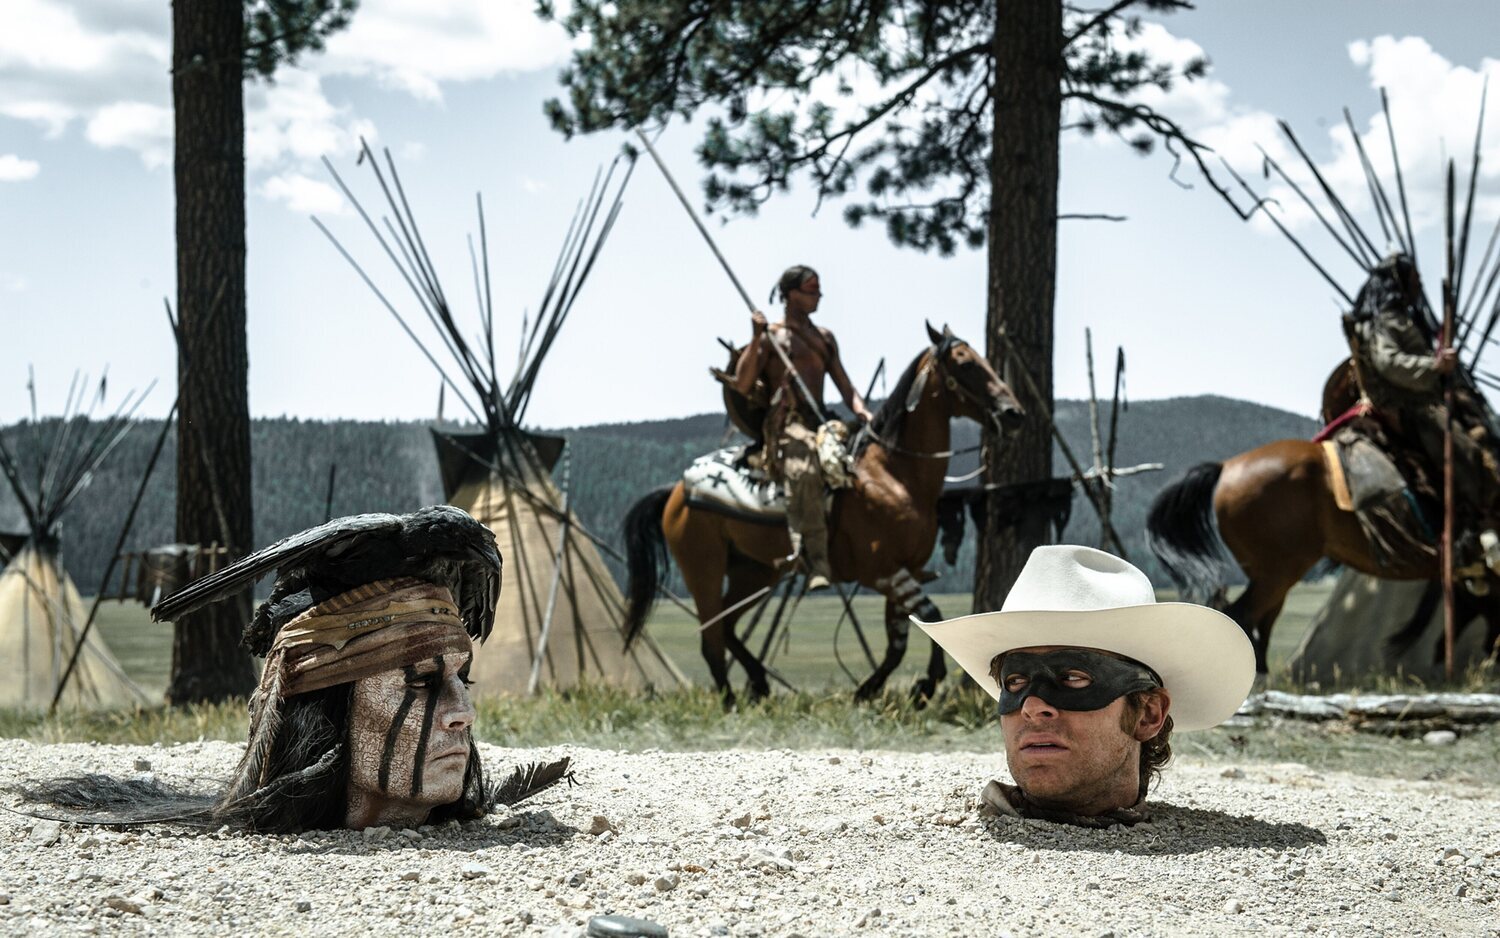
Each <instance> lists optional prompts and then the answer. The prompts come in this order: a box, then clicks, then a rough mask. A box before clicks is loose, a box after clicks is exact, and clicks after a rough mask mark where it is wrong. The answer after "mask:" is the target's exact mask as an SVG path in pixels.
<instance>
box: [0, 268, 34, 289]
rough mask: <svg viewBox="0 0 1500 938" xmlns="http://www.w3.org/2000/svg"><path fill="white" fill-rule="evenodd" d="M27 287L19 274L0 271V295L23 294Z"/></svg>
mask: <svg viewBox="0 0 1500 938" xmlns="http://www.w3.org/2000/svg"><path fill="white" fill-rule="evenodd" d="M27 286H29V284H27V282H26V278H25V277H23V276H21V275H20V274H12V273H7V272H6V271H3V270H0V293H25V292H26V288H27Z"/></svg>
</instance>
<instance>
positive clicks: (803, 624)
mask: <svg viewBox="0 0 1500 938" xmlns="http://www.w3.org/2000/svg"><path fill="white" fill-rule="evenodd" d="M1330 589H1331V586H1328V585H1324V584H1321V583H1318V584H1303V585H1301V586H1299V587H1297V588H1296V589H1295V590H1293V591H1292V594H1291V597H1290V598H1289V599H1288V600H1287V605H1286V610H1285V611H1284V612H1283V613H1282V614H1281V620H1280V621H1279V622H1278V623H1277V625H1276V630H1275V631H1274V632H1273V633H1272V635H1271V671H1272V674H1273V675H1275V674H1277V673H1278V672H1279V671H1281V670H1284V667H1283V666H1284V665H1285V663H1286V661H1287V660H1288V659H1289V658H1290V657H1291V655H1292V653H1293V652H1294V651H1295V650H1296V648H1297V645H1298V644H1299V643H1300V642H1301V641H1302V635H1303V633H1304V632H1306V631H1307V627H1308V624H1309V623H1310V622H1311V621H1312V617H1313V614H1314V613H1315V612H1316V611H1317V610H1318V608H1319V607H1320V606H1322V604H1323V602H1324V601H1325V600H1326V599H1327V597H1328V592H1329V590H1330ZM1160 598H1162V599H1164V600H1165V599H1173V598H1175V596H1174V595H1173V594H1172V593H1170V592H1166V591H1164V592H1162V593H1161V594H1160ZM933 599H934V601H935V602H936V603H937V605H938V608H939V609H941V610H942V611H943V614H944V615H945V616H958V615H964V614H967V613H968V612H969V611H970V610H969V605H970V598H969V596H968V595H966V594H956V593H955V594H946V595H938V596H935V597H933ZM853 605H854V612H855V615H856V616H858V618H859V621H860V623H861V625H862V626H863V628H864V632H865V637H866V640H867V641H868V642H869V644H870V650H871V652H872V653H873V654H874V655H875V660H877V661H879V660H880V658H881V656H882V655H883V654H884V653H885V645H886V641H885V629H884V625H883V624H882V620H883V618H884V608H885V601H884V600H883V599H881V598H880V597H878V596H857V597H855V599H854V603H853ZM773 612H774V608H772V609H768V610H767V612H766V613H765V616H764V618H763V619H762V622H761V625H760V627H759V628H758V629H757V630H756V633H755V634H753V635H752V636H751V639H750V642H749V644H750V647H751V649H752V650H754V651H755V652H757V653H760V651H761V649H762V647H763V643H764V640H765V636H766V634H767V632H768V631H769V627H770V621H771V617H772V613H773ZM842 612H843V605H842V603H841V602H840V601H839V599H838V597H837V596H826V595H823V596H809V597H806V598H805V599H803V600H802V603H801V605H800V606H799V608H798V609H797V612H796V616H795V617H794V618H793V619H792V620H791V624H790V626H789V627H788V626H786V625H783V627H782V629H781V631H780V634H779V637H778V639H777V641H776V643H775V647H773V648H771V649H769V651H768V652H767V654H766V655H765V657H766V659H767V661H768V662H769V663H770V666H771V667H772V668H773V669H774V670H775V671H776V672H777V673H778V674H780V675H781V676H782V677H783V678H784V679H785V680H786V682H787V683H788V684H790V685H791V686H792V687H793V688H795V689H796V690H799V691H810V692H820V691H827V690H834V689H849V688H852V687H853V686H854V685H855V683H856V682H855V681H854V680H851V678H850V677H849V676H848V675H846V674H845V672H844V670H843V669H842V668H841V667H840V665H839V660H840V659H842V661H843V665H844V667H847V668H848V670H849V672H850V673H852V674H853V675H855V677H857V678H858V679H859V680H863V679H864V678H865V676H866V675H868V674H869V673H870V671H871V666H870V664H869V662H868V661H867V659H866V658H865V655H864V652H863V650H862V649H861V648H860V644H859V639H858V638H857V637H856V636H855V633H854V629H853V628H852V626H851V625H850V624H849V622H848V621H845V622H844V624H843V626H842V628H841V629H838V630H837V631H838V646H837V647H838V651H837V654H835V651H834V647H835V646H834V634H835V630H836V627H837V625H838V622H839V618H840V615H841V614H842ZM747 621H748V617H747ZM646 627H647V630H648V631H649V633H650V634H651V637H652V638H654V639H655V640H656V641H657V643H658V644H660V645H661V646H662V649H663V650H664V651H665V652H666V653H667V654H668V655H670V656H671V657H672V659H673V660H674V661H676V662H677V665H678V666H679V667H680V668H682V670H683V671H684V672H685V673H686V674H687V675H688V676H689V677H690V678H692V680H693V682H694V683H695V684H699V685H702V686H705V687H707V686H711V685H712V680H711V679H710V677H709V674H708V666H707V665H706V664H705V663H704V661H703V656H702V654H701V653H700V652H699V650H698V627H697V622H696V621H694V620H693V618H692V617H691V616H689V615H688V613H687V612H685V611H683V610H682V609H679V608H678V607H676V606H674V605H672V604H671V603H661V604H659V605H658V606H657V607H656V611H655V613H654V614H653V616H652V618H651V620H650V622H649V623H648V624H647V626H646ZM98 628H99V629H100V630H101V632H102V634H103V636H104V639H105V641H106V642H108V644H109V647H110V650H111V651H113V652H114V654H115V657H116V658H118V659H119V661H120V664H121V665H122V666H123V667H124V668H125V671H126V672H127V673H128V674H129V675H130V676H131V677H132V678H133V679H134V680H135V681H136V683H138V684H140V685H141V686H142V687H143V688H145V689H146V691H147V692H148V693H150V694H152V695H153V696H157V695H159V694H160V693H161V692H162V690H163V689H165V688H166V685H167V673H168V670H169V669H170V667H171V660H172V627H171V625H170V624H166V623H155V622H152V621H151V619H150V617H149V616H147V615H146V610H145V609H144V608H143V607H141V606H139V605H136V604H135V603H115V602H107V603H104V604H103V605H101V606H100V607H99V622H98ZM931 648H932V643H931V642H930V641H929V640H928V638H927V636H926V634H925V633H923V632H922V631H921V630H920V629H915V628H914V629H912V630H911V635H910V641H909V645H908V648H907V651H906V657H905V659H904V660H903V661H902V663H901V667H900V669H899V670H897V671H896V674H895V676H894V677H893V678H892V679H891V684H890V686H891V688H892V689H893V690H894V689H901V690H904V689H906V688H908V687H910V686H911V683H912V682H913V681H914V680H915V679H916V678H917V677H918V676H919V675H921V674H923V673H925V672H926V670H927V658H928V655H929V654H930V652H931ZM952 666H953V665H952V662H951V661H950V662H949V667H950V668H951V667H952ZM731 673H732V674H734V676H735V679H736V681H737V682H742V681H743V678H744V672H743V671H741V670H739V669H738V668H736V669H735V670H734V671H733V672H731ZM1274 683H1275V681H1274V680H1273V684H1274ZM781 689H782V690H785V689H786V688H785V687H784V686H783V687H782V688H781Z"/></svg>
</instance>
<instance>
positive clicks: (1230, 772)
mask: <svg viewBox="0 0 1500 938" xmlns="http://www.w3.org/2000/svg"><path fill="white" fill-rule="evenodd" d="M1219 777H1220V778H1244V777H1245V770H1244V769H1236V768H1233V767H1230V768H1227V769H1225V770H1224V771H1222V772H1220V773H1219Z"/></svg>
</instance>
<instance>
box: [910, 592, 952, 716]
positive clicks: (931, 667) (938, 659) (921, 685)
mask: <svg viewBox="0 0 1500 938" xmlns="http://www.w3.org/2000/svg"><path fill="white" fill-rule="evenodd" d="M928 605H930V606H932V610H933V611H934V612H937V604H936V603H933V602H932V601H931V600H930V599H929V600H928ZM941 618H942V613H941V612H938V613H937V618H936V619H928V618H924V619H923V620H922V621H924V622H935V621H937V620H938V619H941ZM947 675H948V659H947V656H945V655H944V654H943V646H941V645H939V644H938V643H937V642H933V643H932V653H931V654H930V655H928V657H927V676H926V677H922V678H918V679H917V683H916V685H915V686H914V687H912V689H911V696H912V702H913V703H915V704H916V705H917V706H918V707H924V706H926V705H927V701H929V700H931V699H932V697H933V695H934V694H936V693H937V689H938V685H939V684H941V683H942V682H943V678H944V677H946V676H947Z"/></svg>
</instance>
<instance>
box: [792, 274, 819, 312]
mask: <svg viewBox="0 0 1500 938" xmlns="http://www.w3.org/2000/svg"><path fill="white" fill-rule="evenodd" d="M822 298H823V288H822V287H821V286H819V285H818V276H817V274H814V275H812V276H811V277H808V278H807V279H806V280H804V281H802V286H800V287H797V288H796V289H794V290H792V292H790V293H788V294H787V295H786V299H787V303H788V304H789V305H791V306H792V308H794V309H796V310H797V311H798V312H802V313H813V312H816V311H817V309H818V301H819V300H821V299H822Z"/></svg>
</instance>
